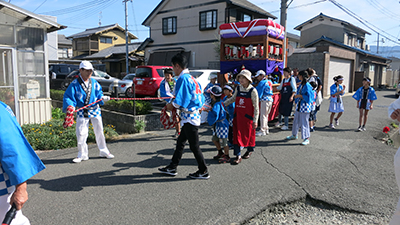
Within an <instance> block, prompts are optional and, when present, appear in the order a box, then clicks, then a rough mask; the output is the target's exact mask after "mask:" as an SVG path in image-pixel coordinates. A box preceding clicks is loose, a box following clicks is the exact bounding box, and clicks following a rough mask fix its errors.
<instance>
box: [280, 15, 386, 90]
mask: <svg viewBox="0 0 400 225" xmlns="http://www.w3.org/2000/svg"><path fill="white" fill-rule="evenodd" d="M294 29H296V30H299V31H300V32H301V35H300V45H301V47H303V48H299V49H295V50H294V54H293V55H291V56H290V57H289V58H288V66H290V67H293V68H296V67H297V68H299V69H306V68H307V67H311V68H314V69H315V70H316V71H317V74H318V75H319V76H320V78H321V80H322V81H323V83H324V90H323V94H324V95H325V96H327V95H329V87H330V86H331V85H332V84H333V83H334V81H333V77H335V76H337V75H342V76H343V77H344V79H345V80H344V84H345V85H346V89H347V91H348V92H352V91H355V90H356V89H357V88H358V87H360V86H362V78H363V77H365V76H367V77H369V78H371V80H372V82H371V84H372V85H373V86H375V87H378V86H380V85H383V84H385V82H386V67H387V66H388V64H387V62H388V60H389V59H388V58H385V57H382V56H379V55H376V54H372V53H371V52H369V51H368V50H367V45H366V42H365V36H366V35H370V33H369V32H367V31H365V30H363V29H362V28H360V27H357V26H355V25H353V24H351V23H349V22H346V21H344V20H340V19H337V18H333V17H330V16H327V15H325V14H323V13H320V14H319V15H317V16H315V17H313V18H311V19H309V20H307V21H306V22H304V23H302V24H300V25H298V26H296V27H295V28H294Z"/></svg>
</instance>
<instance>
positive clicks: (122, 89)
mask: <svg viewBox="0 0 400 225" xmlns="http://www.w3.org/2000/svg"><path fill="white" fill-rule="evenodd" d="M134 77H135V74H134V73H130V74H128V75H126V76H125V77H124V78H122V80H121V81H118V83H117V84H118V86H117V93H116V94H115V93H114V83H111V84H110V87H109V88H108V90H110V93H111V95H115V96H119V95H120V94H125V96H126V97H128V98H133V90H132V83H133V78H134Z"/></svg>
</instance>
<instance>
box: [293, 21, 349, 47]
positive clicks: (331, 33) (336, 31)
mask: <svg viewBox="0 0 400 225" xmlns="http://www.w3.org/2000/svg"><path fill="white" fill-rule="evenodd" d="M322 35H325V36H326V37H329V38H331V39H333V40H336V41H339V42H342V43H343V41H344V29H343V27H341V26H338V25H337V24H336V23H322V24H317V25H313V26H304V27H303V29H302V30H301V35H300V46H304V45H306V44H309V43H311V42H313V41H315V40H317V39H319V38H320V37H321V36H322Z"/></svg>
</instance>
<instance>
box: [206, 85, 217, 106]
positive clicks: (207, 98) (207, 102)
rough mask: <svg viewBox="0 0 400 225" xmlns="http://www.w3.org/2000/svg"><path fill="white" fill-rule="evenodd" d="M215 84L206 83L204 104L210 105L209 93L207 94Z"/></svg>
mask: <svg viewBox="0 0 400 225" xmlns="http://www.w3.org/2000/svg"><path fill="white" fill-rule="evenodd" d="M214 85H215V84H212V83H208V84H207V86H206V87H205V88H204V98H205V99H204V102H205V104H207V105H210V104H211V94H210V92H208V90H209V89H210V88H212V87H214Z"/></svg>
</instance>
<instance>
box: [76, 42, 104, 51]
mask: <svg viewBox="0 0 400 225" xmlns="http://www.w3.org/2000/svg"><path fill="white" fill-rule="evenodd" d="M74 51H99V43H98V42H97V41H92V40H77V41H74Z"/></svg>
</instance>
